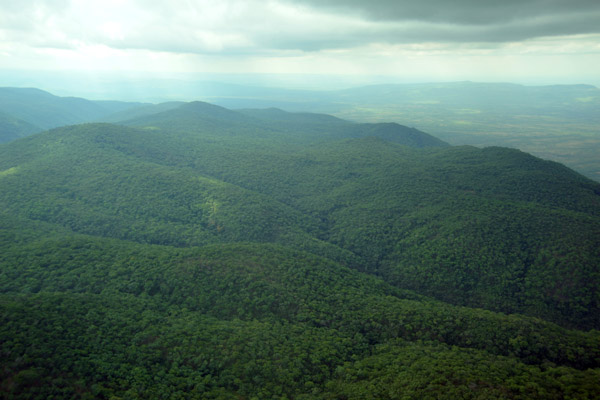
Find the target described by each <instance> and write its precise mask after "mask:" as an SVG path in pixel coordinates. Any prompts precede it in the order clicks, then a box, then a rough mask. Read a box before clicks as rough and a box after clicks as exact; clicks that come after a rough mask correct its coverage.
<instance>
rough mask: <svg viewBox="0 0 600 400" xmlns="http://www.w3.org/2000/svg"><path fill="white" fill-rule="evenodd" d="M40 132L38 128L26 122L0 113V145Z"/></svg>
mask: <svg viewBox="0 0 600 400" xmlns="http://www.w3.org/2000/svg"><path fill="white" fill-rule="evenodd" d="M40 130H41V129H40V128H38V127H36V126H34V125H31V124H30V123H28V122H25V121H23V120H20V119H18V118H15V117H12V116H11V115H8V114H5V113H2V112H0V143H4V142H10V141H11V140H15V139H18V138H20V137H24V136H27V135H31V134H32V133H36V132H39V131H40Z"/></svg>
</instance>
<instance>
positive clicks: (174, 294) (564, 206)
mask: <svg viewBox="0 0 600 400" xmlns="http://www.w3.org/2000/svg"><path fill="white" fill-rule="evenodd" d="M127 124H128V125H130V126H122V125H113V124H84V125H76V126H69V127H63V128H57V129H54V130H51V131H48V132H44V133H41V134H37V135H33V136H29V137H26V138H23V139H19V140H16V141H13V142H11V143H8V144H4V145H0V210H1V211H0V218H1V220H2V224H0V271H1V273H0V309H1V310H2V311H1V312H0V315H1V318H2V323H1V324H0V338H2V341H1V343H0V346H1V347H0V351H2V354H3V358H2V361H1V363H2V368H1V369H0V371H1V374H2V375H1V379H0V380H1V382H2V383H1V384H0V391H1V393H2V395H3V397H5V398H48V397H51V396H58V397H82V398H111V397H115V396H116V397H122V398H140V397H142V398H143V397H147V398H156V397H167V398H168V397H173V398H177V397H180V398H253V397H255V398H280V399H282V398H298V399H302V398H305V399H308V398H321V399H331V398H348V399H359V398H383V399H385V398H388V399H396V398H403V397H407V398H419V397H426V396H427V395H431V396H433V397H436V398H540V399H542V398H557V399H558V398H567V397H573V398H593V397H594V396H595V395H596V394H597V393H598V392H599V391H600V387H599V386H598V382H600V379H599V378H600V352H599V351H600V348H599V347H598V342H599V340H600V336H599V333H598V331H597V329H598V328H600V317H599V316H600V310H599V308H600V302H599V301H598V299H599V298H600V293H599V287H600V285H599V283H600V281H599V277H600V270H599V265H600V262H599V261H600V253H599V250H598V249H600V243H599V242H600V230H599V228H598V227H599V226H600V223H599V222H600V185H598V184H597V183H594V182H593V181H590V180H588V179H587V178H584V177H583V176H581V175H579V174H577V173H575V172H573V171H572V170H570V169H568V168H566V167H564V166H562V165H560V164H557V163H554V162H550V161H544V160H541V159H538V158H536V157H533V156H531V155H529V154H526V153H523V152H520V151H517V150H511V149H505V148H497V147H492V148H486V149H478V148H474V147H450V146H447V145H443V143H442V145H440V142H437V141H435V140H433V139H430V138H431V137H430V136H428V135H425V134H423V135H421V133H420V132H419V131H416V130H412V129H410V128H406V127H401V126H399V125H398V126H396V125H385V124H369V125H360V124H352V123H349V122H346V121H343V120H339V119H335V118H331V117H328V116H324V115H314V114H290V113H285V112H282V111H280V110H266V111H253V110H244V111H239V112H236V111H232V110H227V109H224V108H221V107H217V106H214V105H211V104H206V103H200V102H195V103H189V104H184V105H181V106H179V107H177V108H173V109H170V110H166V111H162V112H160V113H155V114H152V115H145V116H139V117H137V118H135V119H133V120H131V121H128V122H127ZM286 127H287V128H286ZM311 127H312V128H311ZM400 139H402V140H400ZM405 139H406V140H405ZM408 139H410V140H408ZM403 140H404V141H405V143H404V144H399V143H402V141H403Z"/></svg>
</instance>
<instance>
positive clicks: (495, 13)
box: [286, 0, 600, 43]
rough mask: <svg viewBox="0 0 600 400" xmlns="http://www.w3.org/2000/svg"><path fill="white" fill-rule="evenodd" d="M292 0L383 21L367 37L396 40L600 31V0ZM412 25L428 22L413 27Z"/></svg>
mask: <svg viewBox="0 0 600 400" xmlns="http://www.w3.org/2000/svg"><path fill="white" fill-rule="evenodd" d="M286 1H288V2H290V3H293V4H299V5H304V6H308V7H310V8H312V9H315V10H322V11H324V12H331V13H341V14H348V15H355V16H359V17H361V18H364V19H365V20H368V21H372V22H374V23H379V24H381V29H379V32H378V33H379V38H377V35H368V36H367V37H370V38H371V39H372V40H377V39H379V40H381V41H386V42H394V43H405V42H426V41H437V42H451V41H456V42H509V41H516V40H526V39H532V38H536V37H543V36H561V35H573V34H588V33H600V1H597V0H571V1H559V0H503V1H495V0H493V1H485V0H454V1H447V0H420V1H412V0H371V1H364V0H286ZM410 23H421V24H422V26H421V27H419V26H417V27H412V28H410V27H411V25H410ZM390 24H391V25H392V27H390V26H389V25H390ZM407 27H409V28H407ZM365 39H366V38H365Z"/></svg>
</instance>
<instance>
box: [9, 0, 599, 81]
mask: <svg viewBox="0 0 600 400" xmlns="http://www.w3.org/2000/svg"><path fill="white" fill-rule="evenodd" d="M0 2H2V3H3V4H2V7H1V8H0V57H2V58H1V59H0V68H7V67H11V68H19V66H20V65H24V64H27V63H29V64H32V63H44V65H46V64H47V65H54V64H55V65H60V66H61V68H64V66H63V65H64V64H65V63H67V62H72V63H74V64H77V63H79V65H82V64H86V63H87V64H86V65H87V67H93V64H94V63H97V65H98V66H100V65H103V66H104V67H106V68H110V67H111V65H113V66H115V65H116V66H123V65H124V67H127V65H129V67H130V68H134V69H135V68H144V67H145V68H153V67H158V66H161V65H162V66H163V67H164V68H169V65H174V64H175V63H180V64H181V63H182V62H184V63H193V62H196V64H198V62H199V61H198V60H199V58H198V57H200V58H202V57H204V59H203V60H204V61H206V59H205V58H206V57H210V60H211V62H214V63H215V68H217V69H218V68H220V65H223V64H222V63H223V62H225V61H223V60H225V59H228V60H229V61H228V62H229V67H228V68H230V69H231V68H233V66H234V63H235V62H238V63H239V65H240V68H243V69H244V70H248V69H261V68H265V66H267V67H270V66H279V67H280V68H282V69H283V70H286V69H289V68H291V66H292V67H293V66H294V65H297V66H299V67H298V68H297V69H300V70H302V69H303V68H308V69H311V68H313V69H314V68H317V69H319V68H320V71H317V72H323V71H325V72H327V70H328V68H329V67H328V66H331V65H336V68H337V67H338V66H339V67H340V68H342V69H345V70H357V71H363V72H364V71H368V70H369V69H372V68H374V67H375V68H379V69H381V68H382V67H377V66H378V65H382V63H384V64H388V65H390V66H393V65H397V64H399V63H400V59H402V61H403V62H404V64H403V65H409V64H410V63H411V57H412V58H413V59H414V57H442V56H443V55H447V56H448V57H449V56H450V55H452V56H453V57H454V59H452V60H451V59H449V58H448V59H447V60H446V61H447V62H448V65H454V67H453V68H456V64H457V62H459V61H460V60H457V58H458V59H459V58H460V57H474V56H476V57H482V56H486V55H487V56H494V57H496V58H498V57H507V56H515V55H520V56H522V55H523V54H536V53H539V54H545V55H548V54H581V55H582V54H584V53H585V54H590V53H592V54H596V55H598V54H600V45H599V43H600V40H599V38H600V23H599V21H600V2H599V1H597V0H570V1H559V0H504V1H487V0H455V1H451V2H450V1H447V0H420V1H412V0H370V1H364V0H261V1H259V0H170V1H164V0H102V1H100V0H87V1H77V0H20V1H18V2H17V1H9V0H0ZM4 3H5V4H4ZM550 44H551V45H550ZM193 57H196V59H195V61H194V60H193V59H192V58H193ZM149 60H151V62H150V63H149ZM373 60H376V61H373ZM440 60H441V59H436V61H440ZM292 61H293V63H294V64H293V65H292ZM413 61H414V60H413ZM430 61H431V59H430ZM441 61H443V60H441ZM563 61H564V60H563ZM61 63H62V64H61ZM423 63H425V61H423ZM465 63H466V61H465ZM140 64H145V65H140ZM242 64H243V67H242ZM459 64H460V63H459ZM413 65H415V68H419V67H418V65H417V64H415V63H414V62H413ZM318 66H320V67H318ZM361 66H362V67H361ZM163 67H161V68H163ZM204 67H206V66H204ZM186 68H187V67H186ZM390 68H392V67H388V69H390ZM449 68H450V67H449ZM294 72H298V71H294ZM379 72H385V71H384V70H381V71H379Z"/></svg>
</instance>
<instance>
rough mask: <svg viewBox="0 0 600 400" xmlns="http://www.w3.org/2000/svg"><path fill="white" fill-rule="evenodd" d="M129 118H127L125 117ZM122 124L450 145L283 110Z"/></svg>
mask: <svg viewBox="0 0 600 400" xmlns="http://www.w3.org/2000/svg"><path fill="white" fill-rule="evenodd" d="M123 116H124V114H123ZM121 123H123V124H125V125H128V126H137V127H144V128H146V129H153V128H160V129H163V130H167V131H170V132H180V133H184V134H186V133H189V132H191V131H199V132H201V133H202V135H204V136H207V135H211V134H215V133H216V134H218V135H220V136H222V135H223V134H224V133H227V134H228V135H234V136H239V135H241V136H248V135H250V136H251V137H253V138H264V139H269V140H272V141H273V140H275V141H285V142H287V143H288V144H305V145H306V144H310V143H313V144H314V143H320V142H324V141H331V140H339V139H344V138H346V139H347V138H361V137H379V138H381V139H384V140H386V141H389V142H392V143H396V144H402V145H406V146H410V147H445V146H448V144H447V143H446V142H444V141H442V140H439V139H437V138H435V137H433V136H431V135H429V134H427V133H425V132H421V131H419V130H418V129H415V128H409V127H406V126H402V125H399V124H396V123H373V124H358V123H353V122H349V121H344V120H342V119H339V118H335V117H332V116H330V115H325V114H315V113H290V112H286V111H283V110H279V109H274V108H271V109H244V110H239V111H235V110H229V109H227V108H224V107H220V106H216V105H213V104H209V103H205V102H200V101H195V102H191V103H185V104H183V105H180V106H178V107H175V108H172V109H168V110H166V111H163V112H158V113H154V114H149V115H142V116H140V117H136V118H131V119H125V118H124V119H123V121H121Z"/></svg>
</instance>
